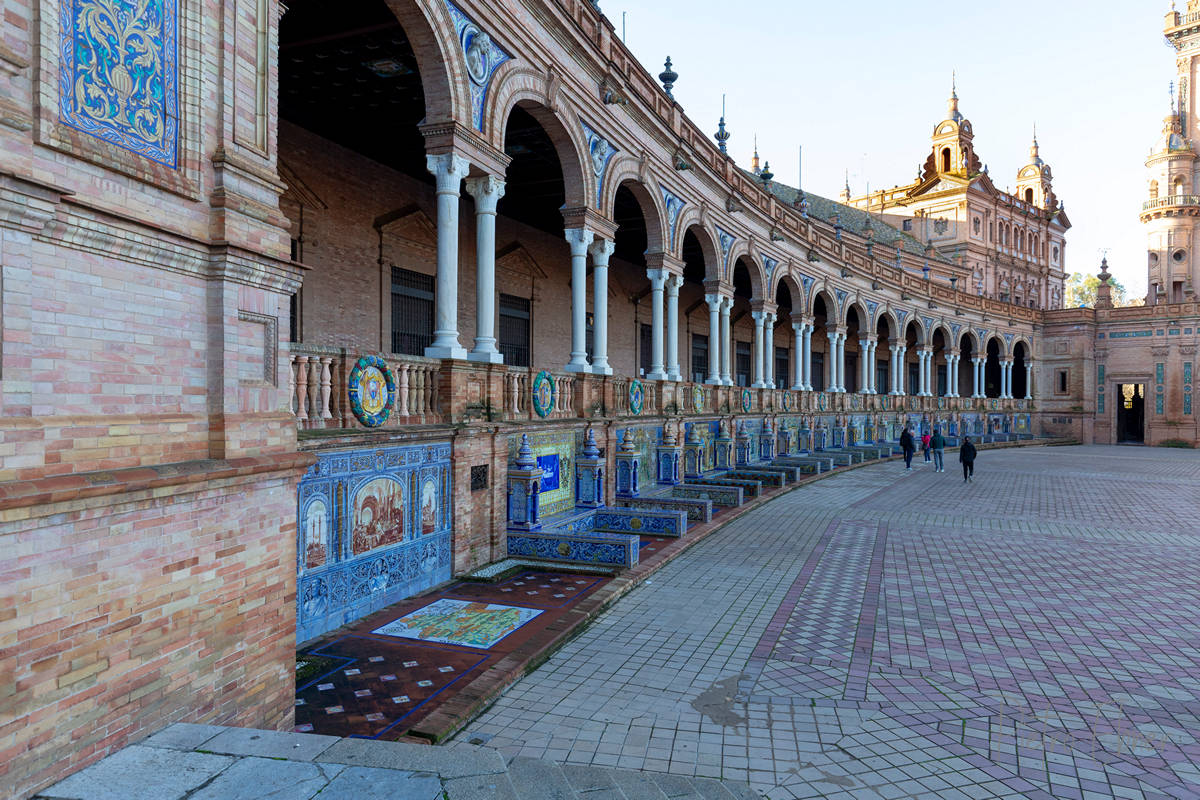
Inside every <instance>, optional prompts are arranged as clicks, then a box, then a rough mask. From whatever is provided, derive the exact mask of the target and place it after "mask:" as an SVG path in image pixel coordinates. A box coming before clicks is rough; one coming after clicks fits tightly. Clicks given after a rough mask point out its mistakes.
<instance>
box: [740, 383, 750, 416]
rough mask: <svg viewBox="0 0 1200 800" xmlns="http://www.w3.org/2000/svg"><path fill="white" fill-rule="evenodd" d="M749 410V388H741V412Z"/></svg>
mask: <svg viewBox="0 0 1200 800" xmlns="http://www.w3.org/2000/svg"><path fill="white" fill-rule="evenodd" d="M749 410H750V390H749V389H742V412H743V413H745V412H748V411H749Z"/></svg>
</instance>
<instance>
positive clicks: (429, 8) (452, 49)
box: [385, 0, 505, 136]
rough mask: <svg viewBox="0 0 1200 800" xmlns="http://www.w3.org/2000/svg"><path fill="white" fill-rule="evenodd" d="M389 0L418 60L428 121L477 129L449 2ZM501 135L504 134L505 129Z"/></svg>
mask: <svg viewBox="0 0 1200 800" xmlns="http://www.w3.org/2000/svg"><path fill="white" fill-rule="evenodd" d="M385 2H386V3H387V6H388V8H389V9H390V10H391V12H392V14H394V15H395V17H396V19H397V20H399V22H400V25H401V26H402V27H403V28H404V34H405V36H407V37H408V41H409V44H410V45H411V46H412V51H413V55H414V56H415V57H416V59H417V71H418V72H420V73H421V88H422V90H423V91H424V93H425V122H426V123H431V122H450V121H452V120H453V121H457V122H460V123H462V124H463V125H465V126H466V127H467V128H472V129H473V121H472V119H471V90H470V78H469V77H467V70H466V66H465V64H464V60H463V56H462V45H461V44H459V41H458V32H457V29H456V28H455V25H454V20H453V19H452V18H451V17H450V12H449V10H448V9H447V8H446V4H445V3H439V2H436V1H435V0H385ZM504 66H505V65H501V67H500V69H503V68H504ZM494 80H495V77H494V76H493V81H494ZM500 135H501V136H503V128H501V134H500Z"/></svg>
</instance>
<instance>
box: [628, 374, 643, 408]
mask: <svg viewBox="0 0 1200 800" xmlns="http://www.w3.org/2000/svg"><path fill="white" fill-rule="evenodd" d="M645 403H646V388H645V387H644V386H642V382H641V381H637V380H635V381H631V382H630V383H629V413H631V414H635V415H636V414H641V413H642V406H644V405H645Z"/></svg>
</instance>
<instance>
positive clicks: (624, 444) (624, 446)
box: [617, 428, 637, 453]
mask: <svg viewBox="0 0 1200 800" xmlns="http://www.w3.org/2000/svg"><path fill="white" fill-rule="evenodd" d="M617 449H618V450H620V451H621V452H622V453H636V452H637V448H636V447H634V446H633V435H632V432H631V431H630V430H629V428H626V429H625V430H623V431H622V432H621V446H620V447H618V448H617Z"/></svg>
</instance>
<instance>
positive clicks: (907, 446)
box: [900, 425, 917, 472]
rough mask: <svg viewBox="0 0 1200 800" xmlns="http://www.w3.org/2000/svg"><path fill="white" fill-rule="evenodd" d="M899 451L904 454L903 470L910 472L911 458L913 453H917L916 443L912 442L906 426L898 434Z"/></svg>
mask: <svg viewBox="0 0 1200 800" xmlns="http://www.w3.org/2000/svg"><path fill="white" fill-rule="evenodd" d="M900 450H901V451H903V453H904V468H905V469H906V470H908V471H909V472H912V457H913V453H915V452H917V443H916V442H915V441H913V435H912V433H911V432H910V431H909V430H908V426H907V425H906V426H905V427H904V430H903V431H901V432H900Z"/></svg>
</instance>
